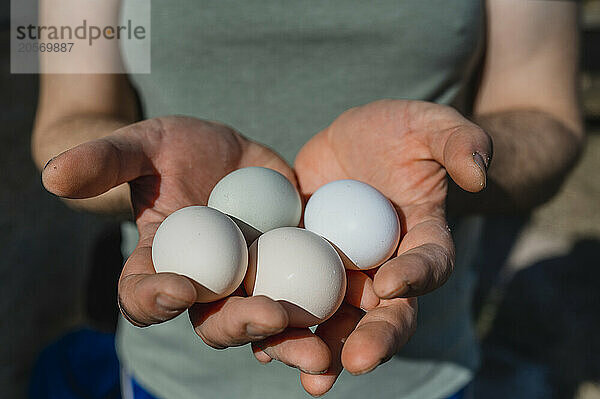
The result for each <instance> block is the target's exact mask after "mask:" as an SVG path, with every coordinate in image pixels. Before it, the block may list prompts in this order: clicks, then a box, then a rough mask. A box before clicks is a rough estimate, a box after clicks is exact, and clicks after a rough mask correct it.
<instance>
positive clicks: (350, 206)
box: [304, 180, 401, 269]
mask: <svg viewBox="0 0 600 399" xmlns="http://www.w3.org/2000/svg"><path fill="white" fill-rule="evenodd" d="M304 225H305V227H306V229H307V230H310V231H312V232H314V233H317V234H319V235H320V236H322V237H324V238H326V239H327V240H329V241H330V242H331V243H333V244H334V245H335V246H336V247H337V248H338V249H339V250H341V251H342V252H343V253H344V254H345V255H346V256H347V257H348V258H349V259H350V260H351V261H352V263H353V264H354V265H355V266H356V268H359V269H372V268H375V267H377V266H380V265H381V264H382V263H383V262H385V261H386V260H388V259H389V258H390V256H392V254H393V253H394V251H395V250H396V248H397V246H398V242H399V241H400V231H401V230H400V222H399V220H398V214H397V213H396V210H395V209H394V206H393V205H392V203H391V202H390V201H389V200H388V199H387V198H386V197H385V196H384V195H383V194H382V193H380V192H379V191H378V190H377V189H375V188H374V187H372V186H370V185H368V184H366V183H363V182H360V181H357V180H336V181H333V182H330V183H327V184H325V185H324V186H321V187H320V188H319V189H318V190H317V191H316V192H315V193H314V194H313V195H312V196H311V197H310V199H309V200H308V203H307V204H306V209H305V210H304Z"/></svg>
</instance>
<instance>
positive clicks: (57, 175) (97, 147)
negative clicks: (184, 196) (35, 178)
mask: <svg viewBox="0 0 600 399" xmlns="http://www.w3.org/2000/svg"><path fill="white" fill-rule="evenodd" d="M159 128H160V127H159V126H157V125H156V124H155V123H154V122H153V121H144V122H140V123H137V124H134V125H130V126H126V127H124V128H122V129H119V130H117V131H116V132H115V133H113V134H111V135H109V136H105V137H102V138H99V139H96V140H92V141H88V142H86V143H83V144H80V145H78V146H76V147H74V148H71V149H70V150H67V151H65V152H63V153H61V154H60V155H58V156H56V157H55V158H53V159H51V160H50V161H49V162H48V163H47V164H46V166H45V167H44V170H43V171H42V183H43V185H44V187H45V188H46V189H47V190H48V191H50V192H51V193H53V194H55V195H57V196H59V197H64V198H73V199H79V198H89V197H95V196H97V195H100V194H103V193H105V192H107V191H108V190H110V189H111V188H113V187H116V186H118V185H120V184H122V183H125V182H129V181H132V180H134V179H136V178H138V177H140V176H145V175H149V174H153V173H154V168H153V166H152V162H151V160H150V158H149V157H148V156H147V155H146V152H145V148H144V147H147V145H146V146H145V145H144V144H145V142H146V140H145V137H146V134H145V133H146V132H147V131H148V129H159Z"/></svg>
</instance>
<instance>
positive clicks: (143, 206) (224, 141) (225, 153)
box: [130, 117, 295, 237]
mask: <svg viewBox="0 0 600 399" xmlns="http://www.w3.org/2000/svg"><path fill="white" fill-rule="evenodd" d="M147 123H148V124H150V125H151V126H149V127H146V128H145V129H144V131H143V135H144V140H145V141H146V142H148V143H160V145H159V146H156V148H157V151H155V152H152V153H150V152H149V157H148V159H147V162H148V165H147V167H148V172H149V173H148V174H146V175H145V176H142V177H139V178H137V179H136V180H134V181H132V182H130V186H131V202H132V205H133V208H134V213H135V218H136V222H137V224H138V229H139V231H140V235H141V236H144V235H148V236H150V237H151V236H153V235H154V231H155V230H156V228H158V225H159V224H160V223H161V222H162V221H163V220H164V218H166V217H167V216H168V215H170V214H171V213H173V212H174V211H176V210H178V209H181V208H183V207H186V206H190V205H206V203H207V202H208V196H209V194H210V191H211V190H212V188H213V187H214V186H215V185H216V184H217V182H218V181H219V180H221V178H223V177H224V176H225V175H227V174H228V173H230V172H232V171H234V170H236V169H238V168H243V167H247V166H264V167H269V168H272V169H275V170H277V171H279V172H280V173H282V174H284V175H285V176H286V177H288V179H290V180H292V182H295V181H294V174H293V172H292V170H291V168H290V167H289V166H288V165H287V164H286V163H285V162H284V161H283V160H282V159H281V158H279V157H278V156H277V155H276V154H275V153H273V152H272V151H270V150H268V149H266V148H265V147H262V146H260V145H258V144H256V143H253V142H251V141H248V140H246V139H244V138H243V137H241V136H240V135H239V134H238V133H237V132H235V131H234V130H233V129H231V128H229V127H227V126H225V125H221V124H217V123H211V122H206V121H200V120H198V119H194V118H185V117H168V118H161V119H155V120H151V121H148V122H147ZM153 125H154V126H153ZM146 232H147V234H144V233H146Z"/></svg>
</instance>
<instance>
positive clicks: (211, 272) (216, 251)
mask: <svg viewBox="0 0 600 399" xmlns="http://www.w3.org/2000/svg"><path fill="white" fill-rule="evenodd" d="M152 263H154V268H155V270H156V272H158V273H161V272H173V273H177V274H181V275H183V276H186V277H188V278H190V279H191V280H192V281H193V282H194V285H195V286H196V289H197V291H198V293H199V296H198V298H197V302H212V301H216V300H218V299H221V298H224V297H226V296H228V295H229V294H231V293H232V292H233V291H235V290H236V289H237V288H238V287H239V286H240V284H241V283H242V281H243V279H244V275H245V274H246V269H247V266H248V247H247V246H246V242H245V240H244V236H243V235H242V232H241V231H240V229H239V228H238V226H237V225H236V224H235V223H234V222H233V220H231V218H229V217H228V216H227V215H225V214H223V213H221V212H219V211H218V210H216V209H212V208H209V207H206V206H189V207H187V208H183V209H179V210H178V211H175V212H173V213H172V214H170V215H169V216H168V217H167V218H166V219H165V220H164V221H163V222H162V223H161V224H160V226H159V227H158V230H157V231H156V234H155V235H154V240H153V241H152Z"/></svg>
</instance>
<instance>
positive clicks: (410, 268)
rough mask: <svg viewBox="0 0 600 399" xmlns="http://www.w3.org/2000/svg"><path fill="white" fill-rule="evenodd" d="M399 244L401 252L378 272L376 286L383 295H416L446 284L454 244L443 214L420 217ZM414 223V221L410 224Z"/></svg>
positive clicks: (408, 217)
mask: <svg viewBox="0 0 600 399" xmlns="http://www.w3.org/2000/svg"><path fill="white" fill-rule="evenodd" d="M412 219H414V218H412V217H411V216H407V222H408V223H407V225H408V226H409V227H410V229H409V230H408V232H407V233H406V235H405V236H404V237H403V238H402V241H401V242H400V246H399V248H398V253H399V256H397V257H395V258H392V259H391V260H389V261H387V262H386V263H384V264H383V265H382V266H381V267H380V268H379V269H378V270H377V273H376V274H375V278H374V279H373V290H374V292H375V293H376V294H377V296H379V297H380V298H387V299H389V298H397V297H412V296H419V295H423V294H426V293H428V292H431V291H433V290H435V289H436V288H438V287H440V286H442V285H443V284H444V283H445V282H446V281H447V280H448V278H449V277H450V275H451V274H452V271H453V270H454V259H455V256H454V244H453V241H452V236H451V234H450V231H449V229H448V227H447V225H446V220H445V219H444V218H443V217H442V216H438V217H430V218H427V217H423V218H419V220H421V221H419V222H416V224H415V225H412V224H413V223H415V222H414V221H413V220H412ZM409 223H410V224H409Z"/></svg>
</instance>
